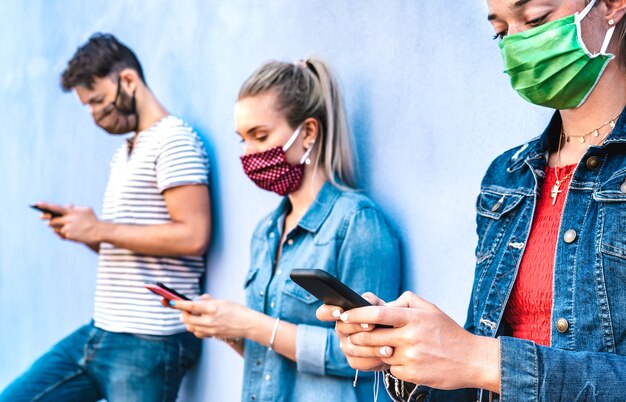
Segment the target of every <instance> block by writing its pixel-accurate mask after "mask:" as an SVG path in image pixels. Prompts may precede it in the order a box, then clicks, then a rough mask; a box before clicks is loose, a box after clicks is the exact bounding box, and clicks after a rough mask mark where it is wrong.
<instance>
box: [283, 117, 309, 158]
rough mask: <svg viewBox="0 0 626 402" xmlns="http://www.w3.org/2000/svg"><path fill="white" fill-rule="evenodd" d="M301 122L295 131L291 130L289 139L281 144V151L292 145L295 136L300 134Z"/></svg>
mask: <svg viewBox="0 0 626 402" xmlns="http://www.w3.org/2000/svg"><path fill="white" fill-rule="evenodd" d="M303 124H304V123H302V124H300V125H299V126H298V128H296V131H294V132H293V134H292V135H291V137H290V138H289V140H288V141H287V142H286V143H285V145H283V151H287V150H288V149H289V148H290V147H291V146H292V145H293V143H294V141H296V138H298V136H299V135H300V131H302V125H303Z"/></svg>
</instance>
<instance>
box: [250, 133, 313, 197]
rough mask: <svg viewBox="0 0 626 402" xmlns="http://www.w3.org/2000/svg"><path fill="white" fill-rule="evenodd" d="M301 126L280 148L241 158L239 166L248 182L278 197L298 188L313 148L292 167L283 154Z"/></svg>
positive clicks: (296, 136)
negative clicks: (241, 167) (246, 176)
mask: <svg viewBox="0 0 626 402" xmlns="http://www.w3.org/2000/svg"><path fill="white" fill-rule="evenodd" d="M301 130H302V125H300V126H299V127H298V128H297V129H296V131H294V133H293V134H292V135H291V138H289V140H288V141H287V143H286V144H285V145H284V146H282V147H275V148H272V149H268V150H267V151H263V152H257V153H254V154H250V155H242V156H241V164H242V165H243V170H244V172H246V174H247V175H248V177H249V178H250V180H252V181H253V182H254V184H256V185H257V186H259V187H261V188H262V189H264V190H268V191H273V192H275V193H277V194H279V195H283V196H284V195H287V194H289V193H291V192H293V191H295V190H297V189H298V187H300V183H301V182H302V175H303V174H304V164H305V162H306V163H307V164H308V163H310V161H309V159H308V158H309V154H310V153H311V150H312V149H313V147H312V146H311V147H309V148H308V149H307V150H306V152H305V153H304V156H302V159H301V160H300V163H299V164H297V165H295V166H294V165H292V164H290V163H289V162H287V157H286V155H285V152H286V151H287V150H288V149H289V148H290V147H291V145H292V144H293V142H294V141H295V140H296V138H298V135H300V131H301Z"/></svg>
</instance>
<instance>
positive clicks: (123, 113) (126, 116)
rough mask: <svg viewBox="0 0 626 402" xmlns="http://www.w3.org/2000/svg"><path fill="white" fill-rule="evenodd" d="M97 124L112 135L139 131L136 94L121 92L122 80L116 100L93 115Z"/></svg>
mask: <svg viewBox="0 0 626 402" xmlns="http://www.w3.org/2000/svg"><path fill="white" fill-rule="evenodd" d="M93 119H94V121H95V122H96V124H97V125H98V126H100V127H102V128H103V129H104V130H105V131H107V132H109V133H111V134H125V133H129V132H131V131H137V125H138V124H139V117H138V116H137V111H136V105H135V92H133V94H132V95H128V94H126V93H125V92H124V91H122V90H121V84H120V79H119V78H118V79H117V93H116V94H115V100H114V101H113V102H111V103H110V104H108V105H106V106H105V107H104V108H103V109H102V110H100V111H98V112H94V113H93Z"/></svg>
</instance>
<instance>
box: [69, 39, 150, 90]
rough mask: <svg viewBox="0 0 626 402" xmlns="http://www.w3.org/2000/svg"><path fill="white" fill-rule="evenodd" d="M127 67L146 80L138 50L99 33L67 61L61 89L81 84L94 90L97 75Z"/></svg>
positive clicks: (105, 74) (107, 73) (98, 76)
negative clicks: (134, 51)
mask: <svg viewBox="0 0 626 402" xmlns="http://www.w3.org/2000/svg"><path fill="white" fill-rule="evenodd" d="M125 68H131V69H133V70H135V71H136V72H137V74H138V75H139V78H141V81H143V82H144V83H145V82H146V81H145V79H144V77H143V70H142V69H141V64H140V63H139V60H138V59H137V56H135V53H133V51H132V50H130V49H129V48H128V47H127V46H126V45H124V44H123V43H122V42H120V41H119V40H117V38H116V37H115V36H113V35H111V34H108V33H100V32H97V33H95V34H93V35H91V37H90V38H89V40H88V41H87V43H85V44H84V45H82V46H81V47H79V48H78V49H77V50H76V53H74V56H72V58H71V59H70V61H68V62H67V68H66V69H65V71H63V74H61V88H63V90H64V91H66V92H67V91H70V90H72V89H73V88H75V87H78V86H83V87H86V88H89V89H92V88H93V82H94V79H95V78H103V77H107V76H109V75H110V74H115V73H119V72H120V71H121V70H123V69H125Z"/></svg>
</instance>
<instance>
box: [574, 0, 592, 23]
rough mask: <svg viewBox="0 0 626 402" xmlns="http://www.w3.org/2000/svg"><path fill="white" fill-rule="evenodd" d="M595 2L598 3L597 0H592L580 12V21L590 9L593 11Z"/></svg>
mask: <svg viewBox="0 0 626 402" xmlns="http://www.w3.org/2000/svg"><path fill="white" fill-rule="evenodd" d="M594 4H596V0H591V1H590V2H589V4H587V6H586V7H585V8H584V9H583V11H581V12H580V14H578V21H582V20H583V18H585V17H586V16H587V14H589V11H591V9H592V8H593V5H594Z"/></svg>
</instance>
